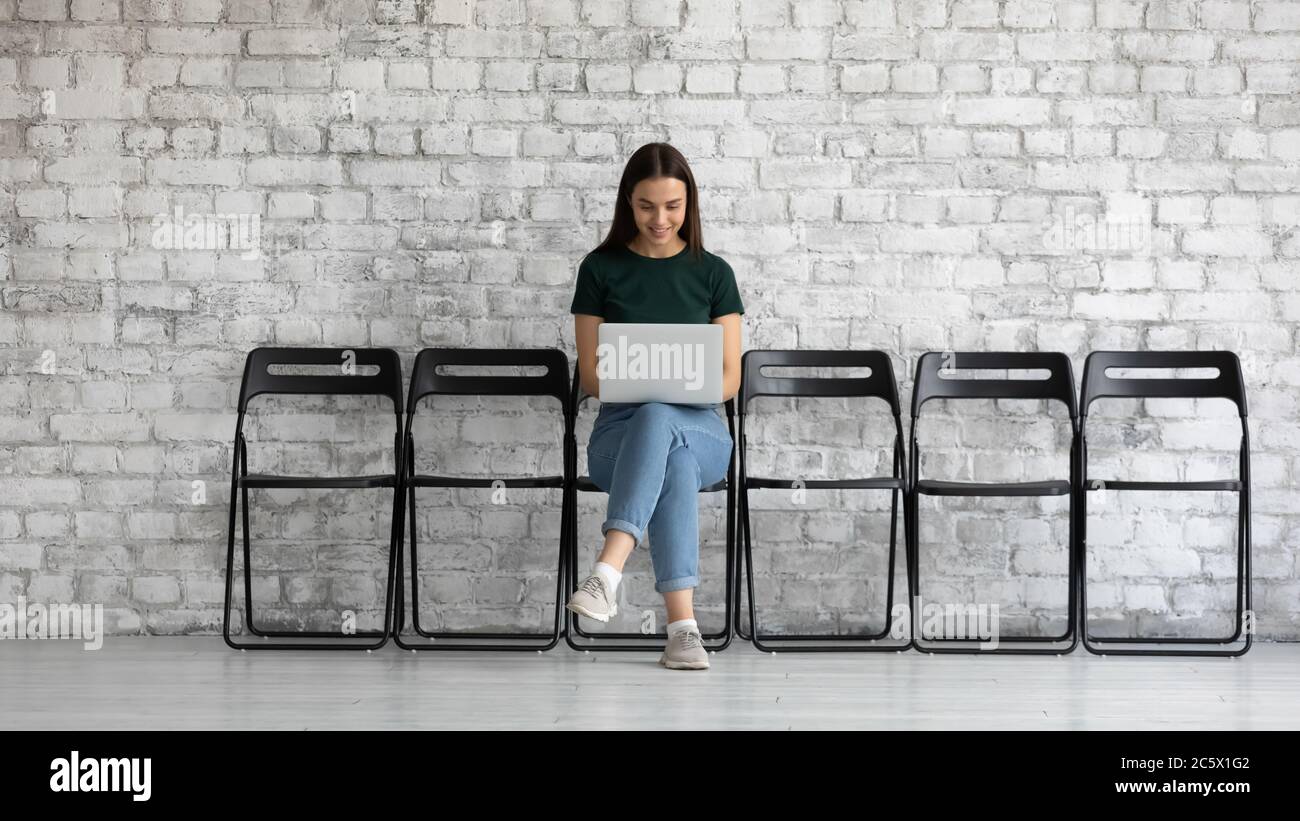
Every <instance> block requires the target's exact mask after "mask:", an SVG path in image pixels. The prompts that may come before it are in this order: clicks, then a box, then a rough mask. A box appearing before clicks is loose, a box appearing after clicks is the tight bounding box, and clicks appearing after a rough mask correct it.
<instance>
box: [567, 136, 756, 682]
mask: <svg viewBox="0 0 1300 821" xmlns="http://www.w3.org/2000/svg"><path fill="white" fill-rule="evenodd" d="M569 310H570V313H573V314H575V316H574V336H575V339H576V342H577V348H578V372H579V376H580V379H581V381H582V387H583V389H584V390H586V392H587V393H589V394H591V395H592V396H595V397H597V398H599V397H600V382H599V380H598V378H597V375H596V338H597V331H596V329H597V328H598V327H599V326H600V323H602V322H606V321H608V322H656V323H713V324H715V325H721V326H722V328H723V365H722V382H723V388H722V398H723V401H724V402H725V401H726V400H728V399H731V398H733V397H735V395H736V392H737V391H738V390H739V388H740V315H741V314H743V313H744V312H745V309H744V306H743V305H742V304H741V301H740V291H739V289H738V288H737V287H736V277H735V274H734V273H732V270H731V266H730V265H728V264H727V263H726V262H725V261H724V260H723V259H722V258H721V257H718V256H716V255H714V254H711V253H709V252H708V251H705V250H704V244H703V242H702V239H701V236H700V211H699V196H698V193H697V191H696V188H695V177H694V175H692V174H691V169H690V166H689V165H687V163H686V158H685V157H683V156H682V154H681V152H679V151H678V150H677V149H676V148H673V147H672V146H671V145H668V144H667V143H650V144H648V145H643V146H641V148H639V149H637V151H636V153H634V154H633V155H632V157H631V158H630V159H629V160H628V161H627V165H626V167H624V169H623V178H622V180H621V181H620V182H619V186H618V200H617V202H616V203H615V205H614V222H613V224H612V225H611V226H610V229H609V234H608V235H607V236H606V237H605V240H604V241H603V242H602V243H601V244H600V245H599V246H598V247H597V248H596V249H595V250H593V251H592V252H591V253H589V254H588V255H587V256H586V257H584V258H583V260H582V264H581V265H580V266H579V267H578V282H577V288H576V291H575V293H574V297H573V306H572V307H571V308H570V309H569ZM720 407H721V406H720V405H670V404H664V403H662V402H640V403H618V404H615V403H602V404H601V406H600V413H599V415H598V416H597V417H596V423H595V427H594V428H593V429H592V431H591V439H590V442H589V443H588V445H587V464H588V473H589V474H590V476H591V481H592V482H593V483H594V484H595V485H596V486H597V487H598V488H600V489H601V490H603V491H605V492H606V493H608V494H609V506H608V508H607V513H606V519H605V522H604V524H602V525H601V533H602V534H604V537H605V545H604V548H603V549H602V550H601V552H600V555H599V556H598V557H597V559H596V565H595V567H594V568H593V570H592V573H591V576H590V577H588V578H587V579H586V580H585V581H584V582H583V583H582V584H581V585H580V586H579V588H578V590H577V591H576V592H575V593H574V594H573V596H572V597H571V598H570V599H569V603H568V605H567V606H568V608H569V609H570V610H572V611H574V612H575V613H579V614H581V615H583V616H587V617H588V618H592V619H596V620H597V621H602V622H607V621H609V619H610V617H611V616H613V615H614V614H615V613H616V612H617V606H616V605H615V597H616V594H617V590H618V585H619V582H620V581H621V579H622V571H623V563H624V562H625V561H626V560H627V557H628V555H629V554H631V552H632V549H633V548H634V547H636V546H637V545H639V544H641V543H643V542H644V541H645V538H646V536H647V534H648V535H649V538H650V558H651V562H652V563H653V565H654V572H655V590H657V591H658V592H660V593H662V594H663V597H664V605H665V606H666V608H667V610H668V646H667V647H666V648H665V650H664V653H663V655H662V656H661V657H660V659H659V663H660V664H663V665H664V666H666V667H668V668H670V669H677V670H681V669H686V670H699V669H704V668H707V667H708V666H709V657H708V653H706V652H705V650H704V646H703V643H702V641H701V637H700V630H699V626H698V625H697V624H696V622H695V613H694V611H693V609H692V606H691V597H692V591H693V589H694V588H695V586H696V585H698V584H699V576H698V567H699V556H700V542H699V524H700V522H699V512H700V511H699V491H700V488H701V487H706V486H708V485H711V484H714V483H716V482H719V481H721V480H722V479H723V478H724V477H725V476H726V473H727V465H728V463H729V461H730V457H731V447H732V441H731V434H730V432H729V431H728V430H727V424H726V422H725V421H724V420H723V418H722V417H721V416H719V415H718V408H720Z"/></svg>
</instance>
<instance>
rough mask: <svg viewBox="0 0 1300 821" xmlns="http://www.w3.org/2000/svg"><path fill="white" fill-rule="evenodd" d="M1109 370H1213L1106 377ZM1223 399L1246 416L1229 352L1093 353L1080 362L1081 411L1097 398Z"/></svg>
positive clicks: (1237, 369)
mask: <svg viewBox="0 0 1300 821" xmlns="http://www.w3.org/2000/svg"><path fill="white" fill-rule="evenodd" d="M1110 368H1216V369H1217V370H1218V373H1217V374H1216V375H1215V376H1212V377H1188V378H1181V377H1179V378H1158V379H1157V378H1150V377H1144V376H1122V377H1116V376H1108V375H1107V374H1106V371H1107V370H1109V369H1110ZM1146 397H1151V398H1162V399H1163V398H1178V399H1200V398H1219V399H1227V400H1229V401H1231V402H1233V403H1235V404H1236V406H1237V408H1238V411H1239V412H1240V414H1241V415H1242V416H1245V415H1246V383H1245V380H1244V379H1243V378H1242V374H1241V361H1240V360H1239V359H1237V355H1236V354H1235V353H1232V352H1231V351H1096V352H1094V353H1091V354H1088V358H1087V359H1086V360H1084V363H1083V397H1082V399H1081V412H1082V413H1083V415H1084V416H1087V415H1088V406H1089V405H1091V404H1092V403H1093V402H1095V401H1096V400H1098V399H1112V398H1118V399H1138V398H1146Z"/></svg>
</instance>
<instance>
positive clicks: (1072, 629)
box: [909, 480, 1079, 656]
mask: <svg viewBox="0 0 1300 821" xmlns="http://www.w3.org/2000/svg"><path fill="white" fill-rule="evenodd" d="M1071 484H1073V480H1072V481H1071ZM909 495H910V496H911V497H912V521H911V552H912V565H913V572H912V601H911V603H910V609H911V611H912V613H911V621H912V641H911V646H912V648H913V649H915V650H917V651H918V652H921V653H928V654H932V655H941V654H952V655H957V654H963V655H1031V656H1062V655H1066V654H1068V653H1070V652H1072V651H1073V650H1074V649H1075V647H1077V646H1078V642H1079V631H1078V630H1077V629H1076V624H1075V615H1074V614H1073V613H1067V615H1066V624H1067V626H1066V631H1065V632H1064V633H1062V634H1061V635H1059V636H1018V637H1014V638H1002V637H1001V636H999V637H997V638H998V646H997V647H996V648H992V649H984V648H981V647H978V646H970V643H971V642H974V641H978V639H942V638H924V637H922V635H921V633H922V631H921V630H920V629H919V628H918V625H919V623H920V621H919V618H920V617H919V614H918V613H917V610H918V609H919V607H918V604H919V602H920V596H921V581H920V565H921V559H920V550H921V536H920V533H921V522H920V507H921V506H920V498H919V497H920V494H918V493H916V492H915V490H913V491H912V492H911V493H910V494H909ZM1067 498H1071V497H1067ZM1068 515H1069V516H1070V519H1071V525H1072V523H1073V519H1074V516H1075V508H1074V503H1073V501H1072V498H1071V502H1070V508H1069V513H1068ZM1069 541H1070V544H1069V545H1067V546H1066V565H1067V574H1068V576H1069V579H1068V580H1067V586H1068V585H1072V584H1074V583H1075V581H1074V580H1075V577H1076V575H1077V574H1075V572H1074V567H1073V558H1072V557H1073V555H1074V550H1073V542H1074V539H1073V537H1071V538H1070V539H1069ZM1072 595H1073V594H1072V593H1070V592H1067V599H1068V600H1070V601H1073V599H1072ZM922 641H928V642H932V644H928V645H927V644H922V643H921V642H922ZM944 642H948V643H965V644H966V646H956V647H950V646H943V643H944ZM1060 642H1069V644H1068V645H1067V646H1065V647H1043V646H1040V645H1045V644H1053V643H1058V644H1059V643H1060ZM1003 645H1009V646H1003Z"/></svg>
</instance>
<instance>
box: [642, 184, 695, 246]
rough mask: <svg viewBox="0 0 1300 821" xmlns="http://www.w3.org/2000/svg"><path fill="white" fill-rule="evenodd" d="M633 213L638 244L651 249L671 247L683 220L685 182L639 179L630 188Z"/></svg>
mask: <svg viewBox="0 0 1300 821" xmlns="http://www.w3.org/2000/svg"><path fill="white" fill-rule="evenodd" d="M631 199H632V214H633V215H634V216H635V217H636V227H637V230H638V231H639V232H640V234H641V241H642V242H644V243H646V244H647V245H650V246H656V245H657V246H665V247H672V246H676V244H677V232H678V230H680V229H681V227H682V223H683V222H684V221H685V220H686V183H684V182H682V181H681V180H679V179H677V178H676V177H653V178H650V179H645V180H641V181H640V182H639V183H637V184H636V187H634V188H633V189H632V197H631Z"/></svg>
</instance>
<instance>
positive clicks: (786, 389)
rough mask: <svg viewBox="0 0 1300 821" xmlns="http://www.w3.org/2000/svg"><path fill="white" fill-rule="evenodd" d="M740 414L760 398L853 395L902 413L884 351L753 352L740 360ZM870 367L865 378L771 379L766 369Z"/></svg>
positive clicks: (889, 364)
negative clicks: (878, 401)
mask: <svg viewBox="0 0 1300 821" xmlns="http://www.w3.org/2000/svg"><path fill="white" fill-rule="evenodd" d="M740 362H741V379H740V414H741V415H742V416H743V415H744V414H745V406H746V405H747V404H748V403H749V401H750V400H752V399H755V398H756V397H759V396H792V397H805V396H853V397H875V398H879V399H883V400H885V402H887V403H888V404H889V407H890V410H892V411H893V412H894V415H895V416H898V414H899V403H898V383H897V382H896V381H895V379H894V366H893V363H892V362H890V359H889V355H888V354H886V353H884V352H883V351H819V350H803V351H791V350H780V351H776V350H752V351H746V352H745V355H744V356H742V357H741V359H740ZM771 366H777V367H808V368H831V367H834V368H851V367H858V368H869V369H870V371H871V372H870V373H869V374H867V375H866V376H769V375H767V374H764V373H763V368H765V367H771Z"/></svg>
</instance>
